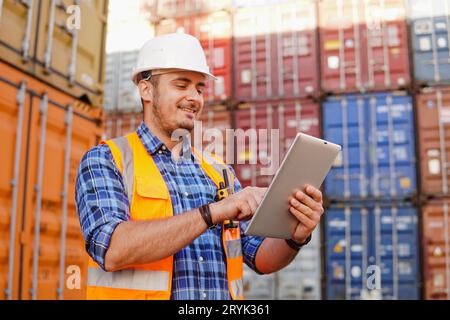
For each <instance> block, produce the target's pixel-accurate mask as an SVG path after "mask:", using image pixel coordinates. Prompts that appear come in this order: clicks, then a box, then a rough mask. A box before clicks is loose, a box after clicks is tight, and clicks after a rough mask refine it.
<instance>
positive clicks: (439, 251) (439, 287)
mask: <svg viewBox="0 0 450 320" xmlns="http://www.w3.org/2000/svg"><path fill="white" fill-rule="evenodd" d="M449 214H450V199H449V198H447V199H444V198H443V199H439V200H433V201H431V202H429V203H427V204H426V205H425V206H424V207H423V211H422V217H423V219H422V222H423V225H422V232H423V265H424V267H423V272H424V275H423V278H424V282H425V299H447V300H448V299H450V220H449Z"/></svg>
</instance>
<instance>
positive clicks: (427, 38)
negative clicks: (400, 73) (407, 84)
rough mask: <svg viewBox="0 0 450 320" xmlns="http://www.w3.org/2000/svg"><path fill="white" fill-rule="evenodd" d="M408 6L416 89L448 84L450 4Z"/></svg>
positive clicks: (445, 0) (434, 1) (414, 0)
mask: <svg viewBox="0 0 450 320" xmlns="http://www.w3.org/2000/svg"><path fill="white" fill-rule="evenodd" d="M408 4H409V12H410V17H409V19H410V26H411V46H412V51H413V57H414V77H415V81H416V82H417V84H418V85H419V86H426V85H436V84H450V45H449V42H450V1H449V0H427V1H423V0H409V1H408Z"/></svg>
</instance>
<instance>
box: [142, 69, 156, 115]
mask: <svg viewBox="0 0 450 320" xmlns="http://www.w3.org/2000/svg"><path fill="white" fill-rule="evenodd" d="M141 80H148V81H149V82H150V83H151V84H152V86H153V88H155V89H157V88H158V85H159V77H158V76H157V75H156V76H152V72H151V71H150V70H149V71H142V72H141V73H139V74H138V75H137V83H139V81H141ZM153 94H155V92H154V93H153ZM141 105H142V111H143V112H144V117H145V109H144V100H143V99H142V98H141Z"/></svg>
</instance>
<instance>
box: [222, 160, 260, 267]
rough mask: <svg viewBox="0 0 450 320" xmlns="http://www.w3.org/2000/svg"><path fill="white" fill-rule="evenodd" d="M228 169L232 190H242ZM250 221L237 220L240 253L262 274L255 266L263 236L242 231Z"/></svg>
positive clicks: (249, 265) (247, 263)
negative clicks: (250, 234) (239, 230)
mask: <svg viewBox="0 0 450 320" xmlns="http://www.w3.org/2000/svg"><path fill="white" fill-rule="evenodd" d="M229 169H230V170H231V172H232V173H233V175H234V177H235V179H234V192H238V191H240V190H242V186H241V183H240V182H239V179H238V178H237V177H236V173H235V172H234V170H233V168H232V167H230V166H229ZM249 223H250V222H249V221H241V222H239V227H240V229H241V242H242V255H243V258H244V262H245V264H246V265H247V266H248V267H249V268H251V269H252V270H253V271H255V272H256V273H258V274H262V273H261V272H260V271H258V269H257V268H256V262H255V258H256V253H257V252H258V249H259V247H260V246H261V244H262V242H263V241H264V239H265V238H264V237H257V236H249V235H246V234H245V233H244V231H245V230H246V229H247V226H248V224H249Z"/></svg>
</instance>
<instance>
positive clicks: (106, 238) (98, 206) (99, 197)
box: [75, 144, 130, 270]
mask: <svg viewBox="0 0 450 320" xmlns="http://www.w3.org/2000/svg"><path fill="white" fill-rule="evenodd" d="M124 190H125V189H124V185H123V180H122V175H121V174H120V172H119V170H118V169H117V167H116V166H115V163H114V160H113V157H112V154H111V151H110V149H109V147H108V145H105V144H101V145H98V146H96V147H94V148H92V149H91V150H89V151H88V152H87V153H86V154H85V155H84V157H83V159H82V160H81V162H80V165H79V168H78V174H77V180H76V187H75V202H76V206H77V213H78V217H79V221H80V226H81V230H82V233H83V237H84V240H85V246H86V251H87V252H88V254H89V255H90V256H91V257H92V259H93V260H94V261H95V262H97V263H98V265H99V266H100V267H101V268H102V269H103V270H105V255H106V251H107V250H108V248H109V244H110V241H111V236H112V234H113V232H114V230H115V228H116V227H117V226H118V225H119V224H120V223H122V222H124V221H127V220H129V217H130V214H129V204H128V198H127V196H126V194H125V192H124Z"/></svg>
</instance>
